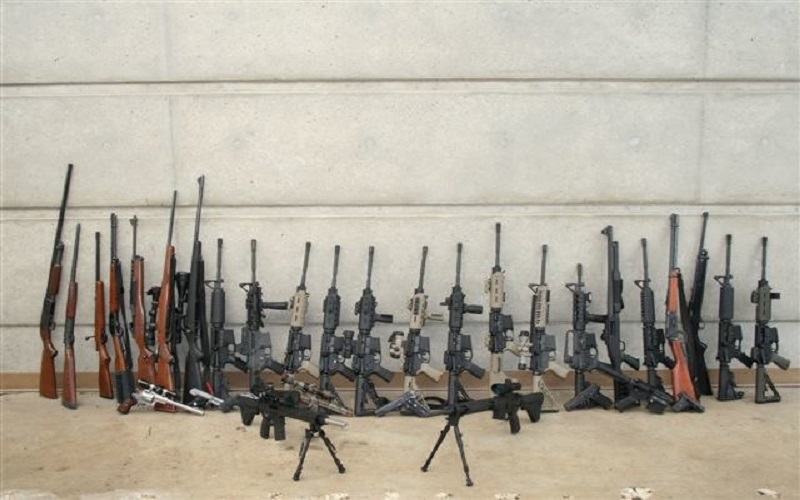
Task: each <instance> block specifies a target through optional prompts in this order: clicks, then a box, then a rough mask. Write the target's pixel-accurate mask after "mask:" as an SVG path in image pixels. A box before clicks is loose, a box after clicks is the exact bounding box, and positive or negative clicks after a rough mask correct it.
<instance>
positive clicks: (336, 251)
mask: <svg viewBox="0 0 800 500" xmlns="http://www.w3.org/2000/svg"><path fill="white" fill-rule="evenodd" d="M340 249H341V247H340V246H339V245H336V246H334V247H333V277H332V278H331V288H336V277H337V276H338V275H339V250H340Z"/></svg>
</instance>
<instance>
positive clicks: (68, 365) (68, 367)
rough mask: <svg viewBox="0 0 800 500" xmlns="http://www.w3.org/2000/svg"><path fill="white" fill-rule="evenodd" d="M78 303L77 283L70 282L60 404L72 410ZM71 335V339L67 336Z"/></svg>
mask: <svg viewBox="0 0 800 500" xmlns="http://www.w3.org/2000/svg"><path fill="white" fill-rule="evenodd" d="M77 305H78V284H77V283H76V282H74V281H72V282H70V284H69V290H68V291H67V318H66V322H65V324H64V379H63V385H64V388H63V391H62V393H61V404H62V405H64V406H66V407H67V408H70V409H72V410H74V409H75V408H77V407H78V387H77V375H76V373H75V310H76V308H77ZM70 336H71V339H69V337H70Z"/></svg>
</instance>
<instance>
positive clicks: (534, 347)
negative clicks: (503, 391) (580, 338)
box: [517, 245, 569, 412]
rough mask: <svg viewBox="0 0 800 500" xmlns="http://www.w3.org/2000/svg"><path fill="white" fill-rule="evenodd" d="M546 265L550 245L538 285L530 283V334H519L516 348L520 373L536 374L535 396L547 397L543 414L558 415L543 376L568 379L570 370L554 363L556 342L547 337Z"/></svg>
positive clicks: (548, 303)
mask: <svg viewBox="0 0 800 500" xmlns="http://www.w3.org/2000/svg"><path fill="white" fill-rule="evenodd" d="M546 265H547V245H542V265H541V276H540V278H539V283H529V284H528V288H530V289H531V292H533V296H532V297H531V322H530V330H523V331H521V332H519V340H518V341H517V347H518V349H519V365H518V368H519V369H520V370H531V371H532V372H533V392H541V393H542V394H544V397H545V399H546V400H547V402H548V407H547V408H545V409H542V411H544V412H557V411H558V407H557V406H556V401H555V397H554V396H553V393H552V392H550V389H548V387H547V385H546V384H545V383H544V379H543V378H542V376H543V375H544V374H545V372H546V371H547V370H550V371H552V372H553V373H555V374H556V375H557V376H558V377H560V378H562V379H563V378H566V377H567V374H568V373H569V370H568V369H567V368H566V367H564V366H562V365H561V364H559V363H556V362H553V363H551V362H552V361H554V360H555V353H556V338H555V336H554V335H549V334H548V333H547V323H548V320H549V317H550V289H549V288H548V286H547V282H546V281H545V268H546Z"/></svg>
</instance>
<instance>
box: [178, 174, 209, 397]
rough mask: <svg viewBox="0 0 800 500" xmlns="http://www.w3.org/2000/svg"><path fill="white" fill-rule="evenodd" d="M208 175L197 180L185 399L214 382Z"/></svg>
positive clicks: (187, 322)
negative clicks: (206, 250)
mask: <svg viewBox="0 0 800 500" xmlns="http://www.w3.org/2000/svg"><path fill="white" fill-rule="evenodd" d="M205 179H206V177H205V175H203V176H200V178H198V179H197V184H198V187H199V194H198V197H197V211H196V212H195V218H194V240H193V244H192V260H191V264H190V268H189V283H188V290H187V293H186V301H187V302H186V323H185V330H184V331H185V332H186V341H187V344H188V349H187V351H186V362H185V364H184V383H183V401H184V402H188V401H192V399H193V398H192V395H191V392H190V391H191V390H192V389H206V388H207V383H209V382H210V378H211V373H210V365H211V348H210V345H209V343H208V322H207V321H206V288H205V261H204V260H203V244H202V242H201V241H200V211H201V209H202V208H203V188H204V187H205Z"/></svg>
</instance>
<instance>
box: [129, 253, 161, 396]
mask: <svg viewBox="0 0 800 500" xmlns="http://www.w3.org/2000/svg"><path fill="white" fill-rule="evenodd" d="M133 288H134V289H133V290H131V293H132V294H133V339H134V340H135V341H136V345H137V347H139V357H138V358H137V360H136V368H137V378H139V379H140V380H145V381H147V382H150V383H153V384H154V383H155V379H156V366H155V358H154V356H153V352H152V351H151V350H150V349H148V348H147V342H146V341H145V310H144V259H142V258H140V257H137V258H136V260H135V261H134V263H133Z"/></svg>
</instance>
